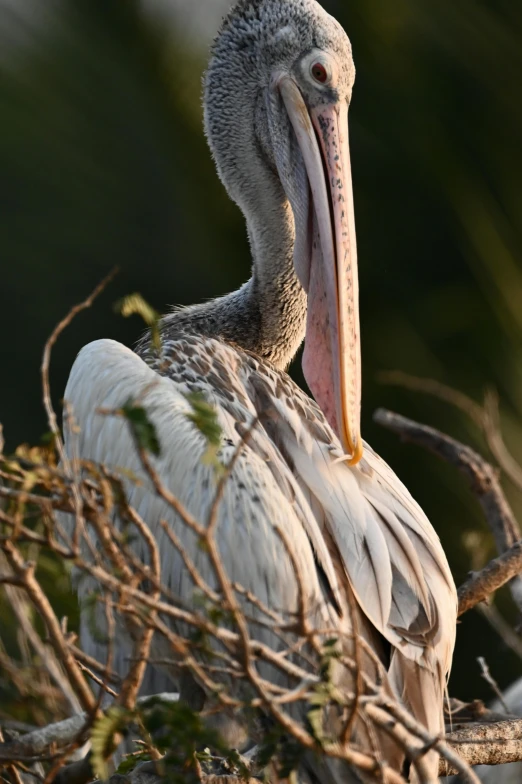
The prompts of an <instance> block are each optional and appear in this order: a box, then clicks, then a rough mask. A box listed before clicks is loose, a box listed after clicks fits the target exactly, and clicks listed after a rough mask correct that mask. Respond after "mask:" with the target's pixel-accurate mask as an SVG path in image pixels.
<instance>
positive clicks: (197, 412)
mask: <svg viewBox="0 0 522 784" xmlns="http://www.w3.org/2000/svg"><path fill="white" fill-rule="evenodd" d="M185 397H186V399H187V401H188V402H189V403H190V405H191V407H192V412H191V413H190V414H187V419H189V420H190V421H191V422H192V423H193V424H194V425H195V426H196V428H197V429H198V430H199V432H200V433H201V435H202V436H203V437H204V438H205V440H206V441H207V444H208V447H207V451H206V452H205V455H204V456H203V462H204V463H207V464H210V465H213V466H214V467H215V468H216V469H217V470H218V471H223V464H222V463H221V461H220V460H219V459H218V450H219V448H220V447H221V438H222V435H223V431H222V430H221V425H220V424H219V421H218V415H217V411H216V409H215V408H214V406H212V405H211V404H210V403H208V402H207V400H206V399H205V397H204V395H202V394H201V392H191V393H190V394H189V395H186V396H185Z"/></svg>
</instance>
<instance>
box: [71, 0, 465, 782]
mask: <svg viewBox="0 0 522 784" xmlns="http://www.w3.org/2000/svg"><path fill="white" fill-rule="evenodd" d="M354 75H355V71H354V65H353V60H352V52H351V46H350V42H349V40H348V37H347V36H346V34H345V32H344V30H343V29H342V27H341V26H340V25H339V23H338V22H337V21H336V20H335V19H333V18H332V17H331V16H330V15H328V14H327V13H326V12H325V11H324V9H323V8H322V7H321V6H320V5H319V4H318V3H317V2H315V0H240V2H238V3H237V4H236V5H235V6H234V7H233V9H232V10H231V11H230V13H229V15H228V16H227V17H226V18H225V19H224V21H223V24H222V27H221V30H220V32H219V33H218V36H217V38H216V41H215V43H214V47H213V51H212V56H211V61H210V65H209V68H208V71H207V74H206V79H205V88H204V106H205V111H204V117H205V130H206V135H207V138H208V142H209V145H210V148H211V151H212V154H213V157H214V160H215V163H216V167H217V170H218V173H219V176H220V178H221V180H222V182H223V184H224V186H225V188H226V190H227V191H228V194H229V196H230V198H231V199H233V200H234V201H235V202H236V204H237V205H238V206H239V207H240V209H241V210H242V212H243V214H244V216H245V220H246V225H247V231H248V236H249V240H250V247H251V251H252V275H251V278H250V280H248V282H247V283H245V284H244V285H243V286H242V287H241V288H240V289H239V290H238V291H235V292H233V293H231V294H228V295H226V296H222V297H219V298H217V299H214V300H212V301H210V302H206V303H204V304H198V305H194V306H191V307H184V308H180V309H176V310H174V311H173V312H171V313H169V314H167V315H166V316H165V317H164V318H163V319H162V320H161V323H160V328H159V329H160V333H161V344H162V351H161V357H160V356H159V355H158V352H157V350H156V348H155V346H154V343H153V341H152V338H151V336H150V335H147V336H145V337H144V338H143V339H142V340H141V341H140V343H139V344H138V347H137V350H136V351H131V350H130V349H128V348H126V347H125V346H123V345H120V344H119V343H116V342H114V341H111V340H98V341H96V342H93V343H91V344H89V345H88V346H86V347H85V348H83V349H82V350H81V352H80V353H79V355H78V357H77V359H76V361H75V363H74V366H73V368H72V371H71V375H70V378H69V382H68V385H67V389H66V392H65V399H66V401H67V402H68V404H69V406H70V409H71V410H72V411H73V412H74V417H75V420H76V422H77V424H78V426H79V434H78V433H77V432H75V433H74V434H72V433H71V432H67V427H66V448H67V449H68V450H69V453H70V454H73V453H74V452H75V450H76V451H77V452H78V454H79V456H80V457H81V458H83V459H86V460H93V461H99V462H103V463H105V464H106V465H109V466H110V467H113V468H114V470H122V469H125V471H126V475H127V476H128V475H129V473H130V472H132V473H133V474H135V475H138V476H139V475H140V471H141V470H142V469H141V466H140V462H139V459H138V456H137V455H136V454H135V452H136V450H135V449H134V448H133V441H132V437H131V435H130V433H129V432H128V430H127V427H126V425H125V423H124V422H122V420H121V419H117V418H112V419H111V418H108V417H107V416H104V415H102V413H100V410H101V409H105V410H107V409H113V410H114V409H117V408H118V407H121V406H122V405H123V404H124V403H125V402H126V401H128V400H129V399H134V400H139V401H140V404H141V405H143V406H144V408H145V409H146V410H147V412H148V415H149V417H150V419H151V421H152V422H153V423H154V425H155V427H156V430H157V433H158V435H159V439H160V442H161V453H160V456H159V457H158V458H157V460H155V462H154V465H155V468H156V470H157V472H158V475H159V476H160V478H161V480H162V481H163V483H164V484H165V486H166V487H167V488H168V489H169V490H170V491H171V492H172V493H173V494H175V495H176V496H177V497H178V498H179V500H180V501H181V502H182V503H183V504H184V505H185V507H186V508H187V509H188V510H189V512H190V513H191V514H192V515H193V516H194V517H196V518H197V519H198V520H201V521H204V520H207V518H208V515H209V510H210V508H211V505H212V503H213V500H214V494H215V469H214V467H213V466H212V465H210V464H209V462H208V461H205V460H204V459H202V458H203V457H204V455H205V450H206V448H207V442H206V440H205V437H204V436H203V435H202V433H201V432H200V431H199V430H198V428H197V427H196V426H195V425H194V422H193V421H192V420H191V418H190V413H191V410H192V409H191V405H190V403H189V401H188V400H187V395H190V393H194V392H197V393H200V394H201V395H203V396H204V398H205V399H206V401H207V402H208V403H209V404H211V405H212V406H213V407H214V409H215V412H216V416H217V418H218V421H219V425H220V427H221V432H222V435H221V445H220V451H219V457H220V459H221V460H222V461H223V463H225V464H227V463H228V462H229V460H230V459H231V457H232V455H234V454H235V453H236V450H237V448H238V446H239V445H240V444H241V442H242V439H244V435H245V432H246V431H247V430H248V429H249V428H250V427H251V426H252V423H255V425H254V426H253V429H252V432H251V435H250V437H249V438H248V440H247V441H246V443H245V444H244V446H243V449H242V450H241V452H240V454H239V457H238V458H237V460H236V462H235V464H234V467H233V470H232V471H231V473H230V476H229V478H228V481H227V482H226V485H225V489H224V493H223V498H222V502H221V504H220V506H219V509H218V522H217V527H216V536H217V542H218V546H219V551H220V556H221V559H222V562H223V564H224V566H225V568H226V570H227V573H228V575H229V576H230V579H231V581H233V582H234V583H239V584H241V585H242V586H243V587H244V589H245V590H246V591H250V592H252V593H253V594H255V595H256V596H257V597H258V598H259V599H260V600H261V601H262V602H263V603H264V604H265V605H267V606H268V607H270V608H273V609H275V610H277V612H281V613H285V614H287V615H288V616H289V617H291V616H292V615H294V614H295V613H296V612H297V605H298V601H299V596H298V594H299V589H298V585H297V582H296V575H295V570H294V568H293V566H292V563H291V561H290V559H289V555H288V552H287V550H285V547H284V546H283V543H282V541H281V538H280V536H279V535H278V534H277V530H282V531H283V532H284V533H285V538H286V540H287V541H290V542H292V545H293V548H294V552H295V558H296V559H298V562H299V567H300V573H301V575H303V583H304V590H305V591H306V593H307V601H308V605H309V606H310V607H313V608H314V610H313V612H314V618H313V620H314V622H316V623H318V624H319V627H322V628H324V627H325V626H328V628H337V629H339V630H344V631H346V630H347V629H348V630H350V629H352V631H354V627H356V630H355V631H357V633H358V634H359V635H360V636H361V637H362V638H364V639H365V641H366V643H367V645H369V647H370V648H371V650H372V651H373V652H374V654H375V656H376V657H378V659H379V660H380V662H381V663H382V666H383V668H384V670H385V671H386V680H387V684H386V687H387V688H390V689H391V690H392V692H393V693H394V694H395V695H396V697H397V698H398V699H399V700H401V701H402V703H403V705H404V706H406V708H407V709H408V710H409V711H410V712H411V713H412V714H413V716H414V717H415V718H416V719H417V720H418V721H419V722H421V723H422V724H423V725H424V726H425V727H426V728H427V729H428V730H429V731H431V732H432V733H434V734H437V733H441V732H443V731H444V723H443V702H444V694H445V688H446V679H447V676H448V673H449V669H450V665H451V659H452V653H453V647H454V641H455V629H456V609H457V599H456V591H455V586H454V583H453V579H452V576H451V573H450V570H449V567H448V563H447V561H446V557H445V555H444V552H443V549H442V547H441V544H440V541H439V538H438V536H437V535H436V533H435V531H434V529H433V528H432V526H431V525H430V523H429V521H428V520H427V518H426V517H425V515H424V513H423V512H422V510H421V509H420V507H419V506H418V505H417V504H416V502H415V501H414V500H413V498H412V497H411V495H410V494H409V493H408V491H407V490H406V488H405V487H404V486H403V485H402V483H401V482H400V481H399V480H398V479H397V477H396V476H395V474H394V473H393V471H392V470H391V469H390V468H389V467H388V466H387V465H386V463H384V462H383V460H381V459H380V458H379V457H378V456H377V455H376V453H375V452H374V451H373V450H372V449H371V447H370V446H369V445H368V444H366V443H365V442H364V441H362V439H361V434H360V403H361V382H360V377H361V364H360V343H359V338H360V336H359V311H358V278H357V253H356V239H355V223H354V208H353V197H352V182H351V171H350V153H349V145H348V107H349V103H350V98H351V93H352V86H353V82H354ZM203 220H204V219H203V215H202V221H203ZM303 339H304V340H305V348H304V356H303V370H304V375H305V378H306V381H307V383H308V386H309V387H310V390H311V392H312V393H313V396H314V398H315V400H312V399H311V398H310V397H308V396H307V395H306V394H305V393H304V392H303V391H302V390H301V389H300V388H299V387H298V386H297V385H296V384H295V383H294V382H293V381H292V380H291V379H290V377H289V376H288V375H287V373H286V372H285V371H286V368H287V367H288V365H289V363H290V362H291V361H292V359H293V358H294V356H295V354H296V352H297V350H298V348H299V346H300V344H301V343H302V341H303ZM127 485H128V493H129V502H130V503H131V504H132V505H133V506H134V507H135V508H136V509H137V511H138V512H139V513H140V514H141V516H142V518H143V519H144V520H146V521H147V523H148V525H149V526H150V529H151V531H152V532H153V533H154V534H155V536H156V538H157V541H158V543H159V546H160V552H161V559H162V564H161V568H162V579H163V581H164V582H165V583H166V585H167V586H168V587H169V588H170V589H171V591H173V592H175V593H176V595H178V596H180V597H181V598H182V599H183V600H185V601H186V602H188V603H190V602H191V601H192V600H193V596H194V583H193V581H192V578H191V576H190V575H189V574H188V573H187V569H186V568H185V566H184V564H183V561H182V559H181V558H180V556H179V553H178V552H177V551H176V550H175V549H174V548H173V547H172V546H169V542H168V539H167V537H166V533H165V531H164V529H163V528H162V527H161V525H160V521H161V520H162V519H164V520H167V521H168V524H169V525H170V526H171V527H172V530H175V531H176V534H177V536H178V537H179V539H180V541H181V542H182V544H183V546H184V547H185V549H186V551H187V552H188V553H189V554H190V556H191V558H192V559H193V560H194V561H195V562H196V564H197V565H198V568H199V569H200V570H201V571H202V573H203V576H204V578H205V579H206V580H207V581H208V583H209V584H211V585H213V586H214V587H215V586H216V582H215V576H214V574H213V572H212V570H211V569H210V567H209V566H208V563H207V560H206V556H205V553H202V552H201V548H198V547H197V541H196V538H195V537H194V535H193V534H192V533H191V532H190V531H188V530H187V528H186V526H184V525H183V524H182V522H181V520H180V519H179V518H178V517H177V516H176V514H175V513H174V512H173V510H172V509H171V508H170V507H168V505H166V504H165V502H164V501H163V500H162V499H161V498H158V497H157V495H156V494H155V493H154V492H153V491H152V489H151V488H150V484H149V483H147V482H146V481H144V482H142V483H141V484H136V483H134V484H133V483H132V482H130V481H128V482H127ZM86 585H87V583H86V582H85V581H84V582H82V590H83V591H84V592H85V591H87V590H89V588H88V587H87V588H86V587H85V586H86ZM91 588H92V586H91ZM241 601H246V600H245V599H244V598H242V599H241ZM350 603H351V604H350ZM350 606H351V607H352V610H353V613H352V614H351V613H350ZM254 625H255V624H254ZM254 625H252V629H251V631H252V634H254V635H256V636H258V637H259V639H263V640H265V641H268V642H269V643H270V644H271V645H272V646H273V647H274V648H275V649H278V646H279V649H280V647H281V641H280V640H279V639H278V638H276V637H275V635H274V634H273V633H272V632H271V631H270V630H267V629H266V628H255V629H254V628H253V626H254ZM82 640H83V644H84V646H85V647H86V648H87V650H88V651H91V652H93V653H94V654H99V653H100V650H99V648H98V647H97V646H98V643H97V642H96V641H95V640H93V639H92V637H91V636H90V633H89V628H88V624H87V623H86V622H85V621H84V620H82ZM130 650H131V649H130V646H129V642H128V641H127V640H126V638H125V637H124V636H122V637H121V638H119V639H118V642H117V648H116V662H120V665H121V666H122V667H123V666H124V660H125V656H129V651H130ZM155 650H158V648H155ZM118 657H119V658H118ZM364 661H365V663H364V666H365V667H370V664H369V663H368V661H367V660H366V659H365V660H364ZM168 675H169V677H172V679H173V681H174V682H176V683H177V685H178V687H179V688H180V690H181V692H182V693H183V686H184V682H183V678H182V677H178V675H177V674H176V672H175V671H174V670H173V671H172V672H169V673H168ZM193 685H195V686H196V688H198V689H199V690H200V692H201V691H203V700H204V699H205V693H204V689H203V690H202V688H201V686H200V685H198V684H193ZM352 685H353V684H352ZM232 721H233V718H232V717H230V716H225V717H224V719H223V722H222V729H223V732H224V733H225V734H226V726H228V724H231V723H232ZM354 742H360V743H363V742H368V738H366V741H364V728H361V727H360V726H359V725H357V724H356V726H355V728H354ZM374 742H375V738H374ZM380 742H381V741H380V740H379V743H380ZM392 745H393V744H388V745H386V743H385V742H384V741H382V748H381V750H382V753H383V756H384V757H385V758H386V759H387V761H388V762H389V763H390V764H391V765H393V766H394V767H395V769H396V770H402V769H403V759H404V754H403V752H402V750H401V749H399V748H398V747H397V748H392ZM429 765H430V771H431V772H430V775H431V777H432V779H433V780H436V778H437V773H436V770H437V756H436V754H434V753H432V754H431V756H430V757H429ZM350 775H351V774H348V775H346V773H345V774H344V776H343V777H341V778H342V780H343V781H351V780H359V779H358V778H357V777H356V775H355V773H354V774H353V776H355V778H350ZM336 780H341V779H340V778H338V779H336Z"/></svg>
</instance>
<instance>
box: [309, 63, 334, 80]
mask: <svg viewBox="0 0 522 784" xmlns="http://www.w3.org/2000/svg"><path fill="white" fill-rule="evenodd" d="M310 73H311V74H312V76H313V78H314V79H315V81H316V82H319V84H326V83H327V82H328V81H329V80H330V74H329V73H328V70H327V68H326V66H325V65H324V64H323V63H321V62H319V61H317V62H315V63H312V65H311V67H310Z"/></svg>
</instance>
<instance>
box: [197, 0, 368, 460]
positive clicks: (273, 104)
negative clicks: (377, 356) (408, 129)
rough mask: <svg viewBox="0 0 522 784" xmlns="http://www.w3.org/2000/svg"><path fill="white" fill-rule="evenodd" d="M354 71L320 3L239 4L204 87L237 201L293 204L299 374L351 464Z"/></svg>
mask: <svg viewBox="0 0 522 784" xmlns="http://www.w3.org/2000/svg"><path fill="white" fill-rule="evenodd" d="M354 77H355V68H354V65H353V59H352V54H351V46H350V42H349V40H348V37H347V35H346V33H345V32H344V30H343V29H342V27H341V26H340V25H339V24H338V22H337V21H336V20H335V19H333V18H332V17H331V16H330V15H329V14H327V13H326V11H325V10H324V9H323V8H322V7H321V6H320V5H319V4H318V3H316V2H315V0H240V2H239V3H238V4H237V5H236V6H235V7H234V8H233V9H232V11H231V12H230V14H229V15H228V17H227V18H226V19H225V21H224V23H223V26H222V28H221V31H220V33H219V35H218V37H217V39H216V42H215V44H214V48H213V55H212V59H211V63H210V66H209V69H208V72H207V76H206V82H205V125H206V132H207V137H208V139H209V143H210V146H211V149H212V151H213V154H214V158H215V161H216V164H217V168H218V171H219V173H220V176H221V179H222V180H223V182H224V184H225V187H226V188H227V190H228V192H229V194H230V196H231V197H232V198H233V199H234V200H235V201H236V202H237V203H238V204H239V206H240V207H241V208H242V209H243V211H244V212H245V213H247V214H248V213H249V212H251V211H252V209H255V207H254V205H257V206H259V203H260V201H262V200H263V198H265V200H266V201H269V200H270V204H269V205H268V206H266V205H265V209H280V208H281V206H282V205H283V204H286V205H288V204H289V205H290V207H291V212H292V214H293V223H294V230H295V233H294V245H293V260H294V268H295V273H296V275H297V277H298V279H299V281H300V283H301V285H302V287H303V289H304V290H305V291H306V292H307V295H308V321H307V330H306V338H305V354H304V360H303V369H304V373H305V377H306V379H307V381H308V384H309V386H310V388H311V390H312V392H313V394H314V396H315V398H316V400H317V402H318V403H319V404H320V406H321V408H322V410H323V412H324V413H325V415H326V417H327V419H328V420H329V421H330V424H331V425H332V427H333V428H334V430H336V432H337V434H338V435H339V438H340V440H341V442H342V444H343V447H344V450H345V452H346V453H347V456H348V459H349V461H350V462H352V463H356V462H358V460H359V459H360V457H361V455H362V442H361V437H360V401H361V383H360V375H361V368H360V338H359V305H358V277H357V251H356V240H355V223H354V212H353V197H352V181H351V167H350V153H349V144H348V107H349V103H350V98H351V93H352V86H353V81H354ZM261 172H262V174H261ZM260 177H262V178H264V180H263V183H264V184H265V185H266V187H264V186H263V184H262V183H261V182H260ZM267 194H269V196H268V195H267Z"/></svg>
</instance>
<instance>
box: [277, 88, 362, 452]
mask: <svg viewBox="0 0 522 784" xmlns="http://www.w3.org/2000/svg"><path fill="white" fill-rule="evenodd" d="M279 89H280V91H281V95H282V98H283V101H284V104H285V108H286V111H287V112H288V116H289V118H290V122H291V123H292V126H293V129H294V131H295V134H296V137H297V141H298V144H299V147H300V149H301V153H302V155H303V159H304V162H305V166H306V172H307V175H308V180H309V183H310V190H311V192H312V199H313V204H314V209H315V216H316V221H317V227H318V230H319V237H320V246H321V254H320V255H321V257H322V263H323V269H322V271H321V272H322V280H323V281H324V289H325V294H326V305H327V308H328V314H327V317H326V319H325V321H327V322H328V324H329V328H330V347H331V348H330V350H331V354H332V356H331V360H332V361H331V368H332V376H333V379H332V381H333V392H334V400H335V403H334V406H335V411H332V412H331V414H332V416H328V413H329V412H328V411H325V414H326V416H327V418H328V419H329V420H330V423H331V424H332V420H333V421H334V422H335V429H336V430H337V433H338V435H339V438H340V439H341V443H342V444H343V448H344V449H345V451H346V452H347V457H348V462H349V463H350V464H352V465H353V464H355V463H358V462H359V460H360V459H361V457H362V452H363V447H362V441H361V433H360V419H361V347H360V331H359V282H358V276H357V247H356V241H355V220H354V211H353V192H352V175H351V165H350V150H349V144H348V108H347V106H346V104H343V105H341V104H333V103H332V104H324V105H320V106H318V107H317V108H314V109H312V110H311V111H310V112H309V111H308V108H307V106H306V104H305V102H304V100H303V97H302V95H301V92H300V90H299V88H298V87H297V85H296V83H295V82H294V81H293V79H291V78H290V77H287V76H284V77H282V78H281V80H280V82H279ZM312 275H313V270H312ZM313 307H314V303H313V302H310V295H309V302H308V308H309V310H310V309H311V308H313ZM319 307H320V305H319ZM323 329H324V325H323ZM307 339H308V335H307ZM322 383H324V381H323V382H322ZM312 391H314V390H313V389H312ZM314 394H315V393H314ZM326 397H327V396H326ZM316 398H317V395H316ZM318 402H319V403H320V404H321V401H320V400H318ZM323 410H324V406H323Z"/></svg>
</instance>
